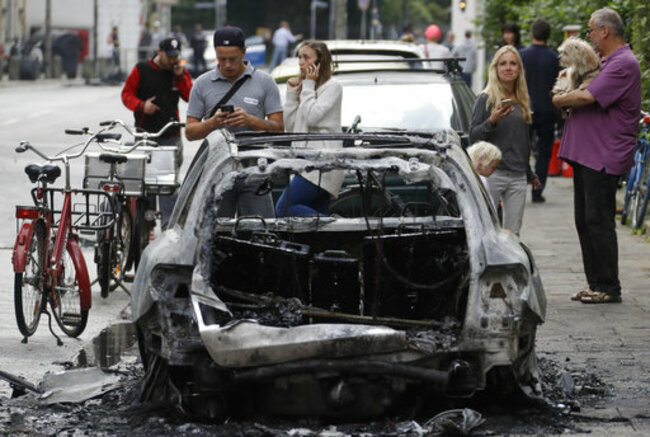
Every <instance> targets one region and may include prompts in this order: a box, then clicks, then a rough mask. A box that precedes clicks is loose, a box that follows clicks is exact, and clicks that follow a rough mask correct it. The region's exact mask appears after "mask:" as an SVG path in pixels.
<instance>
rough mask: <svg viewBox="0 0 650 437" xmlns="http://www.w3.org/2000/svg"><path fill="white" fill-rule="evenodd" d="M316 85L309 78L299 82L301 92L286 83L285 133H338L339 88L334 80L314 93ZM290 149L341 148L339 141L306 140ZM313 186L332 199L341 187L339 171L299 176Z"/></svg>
mask: <svg viewBox="0 0 650 437" xmlns="http://www.w3.org/2000/svg"><path fill="white" fill-rule="evenodd" d="M315 88H316V82H315V81H313V80H310V79H304V80H303V81H302V91H301V92H300V93H298V88H297V87H292V86H291V85H289V84H287V95H286V100H285V103H284V129H285V130H286V131H287V132H311V133H341V101H342V92H343V90H342V89H341V85H340V84H339V83H338V82H336V81H335V80H332V79H330V80H328V81H327V82H325V83H324V84H322V85H321V86H320V87H319V88H318V90H316V89H315ZM294 147H310V148H314V149H334V148H340V147H342V145H341V142H340V141H310V142H309V143H298V142H295V143H294ZM301 176H302V177H304V178H305V179H307V180H308V181H309V182H311V183H312V184H314V185H319V178H320V187H321V188H323V189H324V190H326V191H327V192H328V193H330V194H331V195H332V196H334V197H336V196H337V195H338V192H339V190H340V189H341V185H342V184H343V178H344V172H343V171H330V172H328V173H325V174H323V175H322V176H321V175H319V172H316V171H313V172H309V173H304V174H301Z"/></svg>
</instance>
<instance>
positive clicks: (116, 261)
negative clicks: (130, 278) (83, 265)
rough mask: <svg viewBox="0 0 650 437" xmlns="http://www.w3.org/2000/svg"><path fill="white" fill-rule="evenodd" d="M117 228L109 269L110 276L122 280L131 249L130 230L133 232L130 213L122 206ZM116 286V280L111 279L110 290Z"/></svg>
mask: <svg viewBox="0 0 650 437" xmlns="http://www.w3.org/2000/svg"><path fill="white" fill-rule="evenodd" d="M119 220H120V222H119V229H118V233H117V239H113V240H112V241H113V245H112V246H113V247H112V250H111V253H110V255H111V260H112V263H111V271H112V277H111V279H113V278H117V279H118V280H120V281H121V280H122V279H123V278H124V272H125V271H126V265H127V262H128V258H129V256H130V254H129V252H131V251H132V244H131V232H133V230H132V228H133V221H132V220H131V214H130V213H129V211H128V210H127V209H126V208H124V207H123V208H122V210H121V211H120V217H119ZM117 287H118V282H117V281H115V280H112V281H111V282H110V290H111V291H113V290H115V289H116V288H117Z"/></svg>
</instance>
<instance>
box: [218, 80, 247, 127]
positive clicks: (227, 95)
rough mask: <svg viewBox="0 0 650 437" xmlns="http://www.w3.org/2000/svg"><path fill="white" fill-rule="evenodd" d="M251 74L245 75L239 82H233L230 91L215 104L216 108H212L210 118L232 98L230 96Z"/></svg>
mask: <svg viewBox="0 0 650 437" xmlns="http://www.w3.org/2000/svg"><path fill="white" fill-rule="evenodd" d="M249 77H250V76H249V75H244V77H242V78H240V79H239V80H238V81H237V82H235V83H233V84H232V86H231V87H230V89H229V90H228V92H227V93H226V94H225V95H224V96H223V97H222V98H221V100H219V102H217V104H216V105H214V108H212V111H210V115H209V116H208V118H210V117H212V116H213V115H214V114H215V113H216V112H217V109H219V106H221V105H223V104H225V103H226V102H228V100H230V98H231V97H232V96H233V95H234V94H235V93H236V92H237V90H238V89H239V88H240V87H241V86H242V85H243V84H244V82H246V80H248V78H249Z"/></svg>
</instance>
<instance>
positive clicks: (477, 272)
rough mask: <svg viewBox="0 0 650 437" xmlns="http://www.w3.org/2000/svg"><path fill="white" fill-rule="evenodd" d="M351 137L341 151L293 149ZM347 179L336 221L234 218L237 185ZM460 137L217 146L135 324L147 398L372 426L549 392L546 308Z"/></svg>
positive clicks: (210, 410) (151, 274) (143, 283)
mask: <svg viewBox="0 0 650 437" xmlns="http://www.w3.org/2000/svg"><path fill="white" fill-rule="evenodd" d="M324 140H327V141H334V140H336V141H342V142H343V145H344V147H343V148H340V149H319V148H304V147H292V144H294V143H303V144H304V142H305V141H324ZM330 171H342V172H345V183H344V186H343V189H342V190H341V192H340V195H339V196H338V198H337V199H336V200H333V201H332V204H331V208H332V215H331V216H327V217H322V216H321V217H316V216H315V217H283V218H272V217H271V218H262V217H257V216H236V217H224V216H222V214H220V205H221V203H222V201H223V199H224V195H225V194H226V193H229V192H231V191H232V190H235V187H236V186H237V181H244V182H245V183H246V184H256V185H258V186H259V188H258V190H257V193H256V194H257V195H259V196H275V197H277V194H278V193H279V191H281V189H282V188H283V187H284V186H286V184H287V181H288V180H289V178H290V177H291V175H293V174H296V173H303V172H321V173H327V172H330ZM490 205H491V203H490V201H489V199H488V195H487V193H486V192H485V189H484V188H483V186H482V184H481V182H480V180H479V178H478V176H477V175H476V173H475V172H474V170H473V169H472V166H471V164H470V161H469V159H468V157H467V154H466V153H465V151H464V150H463V149H462V148H461V146H460V139H459V137H458V135H457V134H456V133H455V132H453V131H451V130H439V131H435V132H433V133H431V132H430V133H420V134H418V133H399V134H383V133H382V134H339V135H316V134H281V135H268V134H267V135H261V134H240V135H237V136H233V135H232V134H230V133H228V132H225V131H224V132H214V133H213V134H211V136H210V137H208V139H207V140H206V141H205V142H204V144H203V145H202V147H201V149H200V151H199V152H198V153H197V155H196V157H195V159H194V162H193V163H192V165H191V167H190V170H189V171H188V173H187V176H186V179H185V181H184V183H183V185H182V187H181V191H180V194H179V199H178V202H177V204H176V207H175V210H174V213H173V215H172V219H171V222H170V226H169V228H168V229H167V230H166V231H165V232H164V233H163V234H162V236H161V237H160V238H158V239H157V240H156V241H154V242H153V243H152V244H151V245H149V246H148V247H147V249H146V251H145V253H144V254H143V257H142V260H141V263H140V266H139V268H138V271H137V274H136V278H135V282H134V287H133V319H134V322H135V323H136V326H137V328H138V336H139V343H140V350H141V353H142V357H143V364H144V365H145V368H146V377H145V383H144V385H143V392H142V398H143V399H151V398H155V397H159V396H165V397H168V398H171V399H173V400H174V401H175V402H177V404H178V405H179V406H180V407H181V408H183V409H184V410H186V411H189V412H192V413H195V414H199V415H201V416H207V417H210V418H213V419H215V420H219V419H223V418H225V417H232V416H238V415H239V416H245V417H251V414H255V413H264V414H272V415H281V416H293V417H296V416H302V415H305V416H309V417H333V418H338V419H357V418H368V417H376V416H379V415H382V414H386V413H387V412H394V411H396V410H397V409H399V408H403V407H404V406H405V405H413V404H414V403H416V399H420V400H421V401H423V402H422V404H427V403H428V401H429V400H432V399H440V398H441V397H468V396H471V395H473V394H474V393H475V392H476V391H478V390H484V389H486V387H489V386H490V384H491V383H492V382H494V383H496V384H498V385H499V387H500V388H502V389H503V388H504V387H505V386H504V385H503V384H504V383H506V382H508V383H510V386H511V387H514V388H516V389H522V390H523V392H524V393H526V394H527V395H528V396H531V397H535V396H538V397H539V396H541V392H540V384H539V379H538V378H537V375H536V371H537V365H536V360H535V353H534V343H535V332H536V327H537V325H538V324H540V323H542V322H543V320H544V317H545V309H546V308H545V307H546V300H545V295H544V291H543V288H542V284H541V281H540V278H539V276H538V272H537V269H536V267H535V263H534V260H533V257H532V255H531V253H530V251H529V250H528V249H527V248H526V247H525V245H524V244H522V243H521V242H520V241H519V239H518V238H517V237H515V236H514V235H513V234H511V233H509V232H508V231H505V230H502V229H501V228H500V227H499V225H498V220H497V218H496V214H495V212H494V210H493V209H492V207H491V206H490Z"/></svg>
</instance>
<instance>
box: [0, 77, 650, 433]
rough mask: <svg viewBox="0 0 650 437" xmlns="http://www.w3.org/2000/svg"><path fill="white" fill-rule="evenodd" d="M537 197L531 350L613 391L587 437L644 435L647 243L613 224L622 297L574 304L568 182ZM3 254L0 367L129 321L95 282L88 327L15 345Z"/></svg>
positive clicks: (530, 222)
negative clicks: (542, 293)
mask: <svg viewBox="0 0 650 437" xmlns="http://www.w3.org/2000/svg"><path fill="white" fill-rule="evenodd" d="M1 92H2V83H0V93H1ZM194 150H195V147H194V145H192V147H190V148H186V151H185V152H186V161H187V160H188V158H187V156H188V155H190V156H191V153H193V151H194ZM620 191H621V192H620V193H619V195H622V190H620ZM545 197H546V199H547V201H546V203H541V204H533V203H531V202H530V200H528V203H527V205H526V211H525V215H524V226H523V228H522V231H521V239H522V241H524V242H525V243H526V244H527V245H528V246H529V247H530V248H531V250H532V252H533V254H534V257H535V259H536V262H537V264H538V267H539V270H540V274H541V278H542V282H543V284H544V287H545V290H546V294H547V299H548V310H547V319H546V323H545V324H544V325H542V326H541V327H540V328H539V330H538V336H537V346H536V349H537V352H538V356H539V357H541V358H547V359H550V360H553V361H555V362H557V363H559V365H560V366H564V367H565V368H567V369H568V370H570V371H580V370H584V371H587V372H589V373H593V374H595V375H597V376H598V377H599V378H600V379H601V380H602V381H603V382H604V383H605V384H607V385H608V386H610V387H611V390H612V393H613V394H614V396H613V397H612V400H611V404H610V405H608V406H607V407H605V408H599V409H589V408H583V409H582V411H581V412H580V413H578V414H579V415H581V416H584V417H587V418H590V419H594V420H592V421H587V422H586V424H585V425H583V426H582V428H583V429H585V430H589V432H592V433H591V434H589V435H606V434H613V435H650V348H649V347H648V338H650V322H649V320H650V319H649V317H648V311H649V310H650V293H648V292H649V291H650V290H649V289H650V239H649V238H648V237H647V236H645V235H638V234H634V233H633V232H632V231H631V229H630V228H629V227H626V226H621V225H620V224H618V223H617V234H618V241H619V269H620V278H621V283H622V287H623V302H622V303H620V304H603V305H586V304H582V303H580V302H572V301H570V299H569V297H570V296H571V294H573V293H575V292H576V291H578V290H580V289H582V288H584V287H585V285H586V284H585V279H584V273H583V268H582V261H581V255H580V248H579V244H578V237H577V234H576V230H575V225H574V223H573V203H572V198H573V188H572V180H571V179H569V178H562V177H552V178H549V180H548V186H547V189H546V191H545ZM529 199H530V197H529ZM13 226H14V224H13V222H12V223H3V228H4V230H3V232H7V227H13ZM11 254H12V248H11V247H10V246H9V245H5V244H3V245H2V247H1V248H0V262H1V263H2V264H0V265H3V266H5V268H4V269H2V270H0V351H1V353H0V370H3V371H5V372H10V373H13V374H16V375H20V376H22V377H24V378H26V379H27V380H29V381H31V382H33V383H37V382H38V381H40V379H41V378H42V376H43V374H45V373H46V372H49V371H58V370H61V369H62V363H65V362H69V361H70V360H72V359H73V358H74V357H75V356H76V355H77V353H78V352H79V350H80V349H81V348H82V347H83V346H84V345H86V344H88V343H89V342H91V341H92V339H93V338H94V337H95V336H97V335H98V333H99V332H100V331H101V330H102V329H103V328H105V327H106V326H107V325H109V324H111V323H115V322H123V321H124V317H126V318H127V319H128V314H129V310H128V308H127V307H128V304H129V298H128V296H127V295H126V293H124V292H123V291H120V290H116V291H115V292H113V293H112V294H111V295H110V296H109V298H108V299H102V298H101V297H100V295H99V288H98V287H97V286H96V285H95V286H94V287H93V308H92V310H91V312H90V318H89V322H88V327H87V328H86V330H85V332H84V333H83V334H82V335H81V336H80V337H79V338H78V339H72V338H67V337H62V339H63V342H64V345H63V346H57V345H56V342H55V340H54V338H53V337H52V335H51V334H50V333H49V332H48V329H47V323H46V322H47V319H46V318H44V319H43V320H41V325H40V326H39V328H38V331H37V332H36V334H35V335H34V336H33V337H31V338H30V339H29V342H28V343H27V344H22V343H21V335H20V334H19V332H18V329H17V327H16V322H15V316H14V304H13V271H12V269H11ZM85 255H86V260H87V262H88V263H89V270H90V272H91V276H92V277H93V278H94V276H95V273H94V270H95V269H94V264H92V249H91V248H89V247H88V248H86V249H85ZM54 329H55V330H56V332H57V333H60V331H59V330H58V328H57V327H55V328H54ZM61 335H62V334H61ZM10 393H11V390H10V388H9V385H8V384H7V383H5V382H4V381H2V380H0V399H2V398H5V397H7V396H10Z"/></svg>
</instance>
